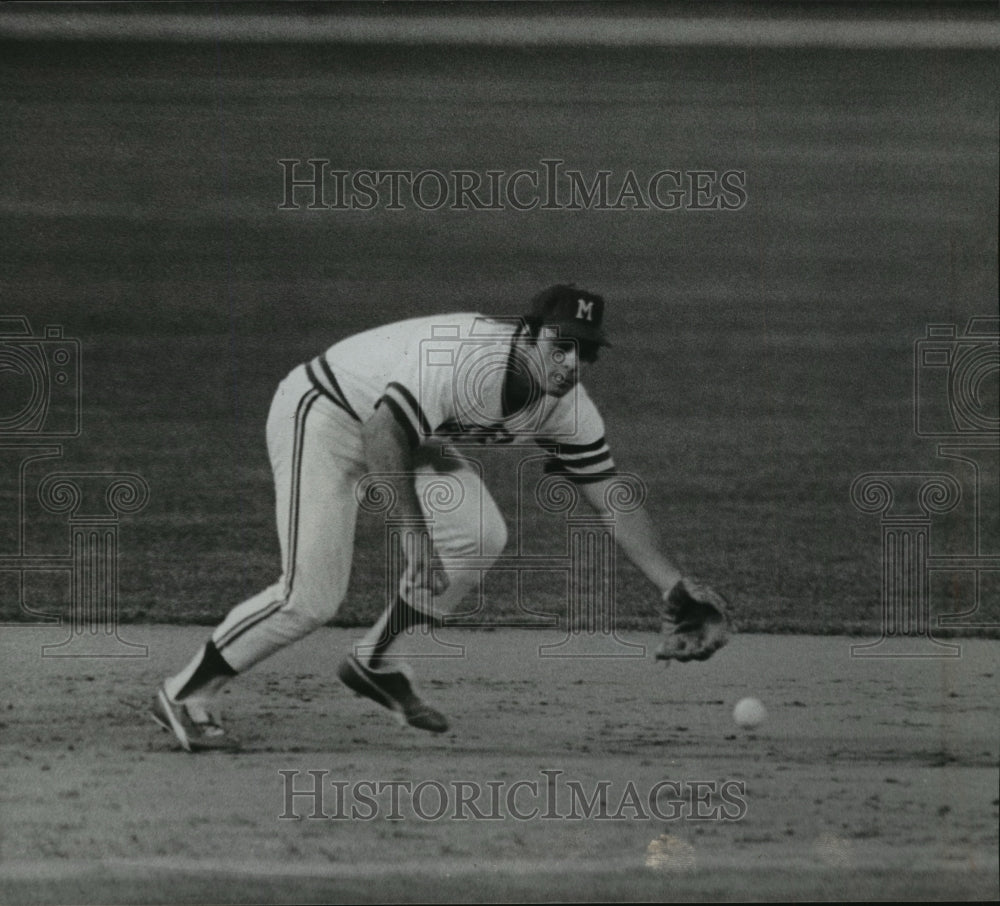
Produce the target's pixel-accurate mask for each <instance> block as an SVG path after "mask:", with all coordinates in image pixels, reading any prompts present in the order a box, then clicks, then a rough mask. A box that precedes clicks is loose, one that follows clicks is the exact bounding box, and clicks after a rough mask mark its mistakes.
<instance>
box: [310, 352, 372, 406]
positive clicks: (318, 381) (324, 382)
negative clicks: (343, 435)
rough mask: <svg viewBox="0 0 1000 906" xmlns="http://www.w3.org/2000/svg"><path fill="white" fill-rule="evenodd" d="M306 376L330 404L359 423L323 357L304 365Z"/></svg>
mask: <svg viewBox="0 0 1000 906" xmlns="http://www.w3.org/2000/svg"><path fill="white" fill-rule="evenodd" d="M317 366H318V367H317ZM306 374H307V375H308V377H309V380H310V381H311V382H312V385H313V387H315V388H316V389H317V390H318V391H319V392H320V393H321V394H323V396H325V397H326V398H327V399H328V400H330V402H332V403H335V404H336V405H338V406H340V408H341V409H343V410H344V411H345V412H346V413H347V414H348V415H350V416H351V418H353V419H354V420H355V421H361V419H360V418H359V417H358V413H357V412H355V411H354V407H353V406H351V404H350V403H349V402H348V401H347V397H346V396H344V391H343V390H341V389H340V384H339V383H337V379H336V377H334V374H333V371H331V370H330V366H329V364H327V361H326V359H325V358H324V357H323V356H317V357H316V358H315V359H313V360H312V361H311V362H307V363H306ZM320 374H322V375H323V377H322V378H320Z"/></svg>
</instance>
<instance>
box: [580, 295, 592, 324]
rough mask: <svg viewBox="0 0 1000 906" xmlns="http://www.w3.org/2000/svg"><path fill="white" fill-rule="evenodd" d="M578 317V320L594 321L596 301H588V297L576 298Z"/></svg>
mask: <svg viewBox="0 0 1000 906" xmlns="http://www.w3.org/2000/svg"><path fill="white" fill-rule="evenodd" d="M576 319H577V320H578V321H584V320H586V321H593V320H594V303H593V302H588V301H587V300H586V299H577V300H576Z"/></svg>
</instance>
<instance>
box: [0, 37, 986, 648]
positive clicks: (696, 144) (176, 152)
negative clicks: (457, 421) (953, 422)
mask: <svg viewBox="0 0 1000 906" xmlns="http://www.w3.org/2000/svg"><path fill="white" fill-rule="evenodd" d="M998 68H1000V63H998V61H997V59H996V55H995V54H991V53H976V52H930V51H897V52H891V53H889V52H867V51H866V52H844V51H839V52H835V51H810V52H809V53H808V54H807V53H801V52H794V51H784V52H781V51H760V50H755V51H752V52H751V51H749V50H747V51H735V50H734V51H726V52H722V51H711V50H671V49H663V50H660V51H642V52H632V51H611V50H609V51H603V52H602V51H595V50H592V49H588V50H587V51H586V53H581V52H578V51H574V50H572V49H563V50H552V49H545V50H532V51H527V50H525V51H510V50H483V49H481V48H480V49H453V50H449V51H447V52H446V53H442V52H438V51H435V52H433V53H432V52H424V51H420V50H410V51H400V50H399V49H395V50H391V51H389V50H377V49H366V50H362V49H349V48H345V47H336V46H332V47H298V46H269V47H251V46H244V47H235V46H224V45H223V46H218V47H213V46H205V47H179V46H162V45H148V46H144V45H106V46H103V45H98V44H89V45H73V44H44V43H26V44H20V45H19V44H14V43H8V44H6V45H4V46H3V47H0V87H2V90H0V115H2V119H3V122H4V123H5V128H4V130H2V133H0V156H2V159H3V160H4V161H5V164H4V168H5V170H6V171H8V172H9V173H11V174H13V176H14V178H13V179H8V180H5V181H4V183H3V185H2V186H0V213H2V216H0V243H2V248H3V249H4V255H3V263H2V265H0V268H2V269H0V279H2V293H3V311H4V313H5V314H15V315H23V316H26V317H28V318H29V319H30V321H31V323H32V326H33V327H34V328H35V330H36V331H38V330H40V329H41V328H42V327H44V326H45V325H46V324H61V325H63V326H64V328H65V330H66V333H67V334H68V335H70V336H73V337H79V338H80V340H81V342H82V345H83V393H82V399H83V411H84V432H83V434H82V436H81V437H80V438H79V439H77V440H74V441H72V442H69V443H67V444H66V445H65V450H64V456H63V459H62V461H61V463H60V465H59V466H58V468H60V469H90V470H94V469H97V470H124V471H130V472H136V473H138V474H140V475H142V476H143V477H144V478H145V479H146V481H147V482H148V483H149V485H150V488H151V495H152V496H151V500H150V503H149V506H148V507H147V508H146V509H145V510H144V511H143V512H142V513H141V514H140V515H138V516H135V517H131V518H129V519H127V520H126V521H125V522H124V524H123V526H122V529H121V551H122V553H121V559H120V587H121V595H120V609H121V614H122V616H123V618H124V619H126V620H130V621H147V622H148V621H157V622H174V621H176V622H191V621H196V622H206V623H214V622H216V621H218V620H219V619H220V618H221V617H222V616H223V615H224V613H225V612H226V611H227V610H228V608H229V607H230V606H231V605H232V604H234V603H236V602H237V601H239V600H241V599H242V598H243V597H245V596H247V595H249V594H251V593H253V592H255V591H257V590H259V589H260V588H261V587H263V586H264V585H265V584H268V583H270V582H271V581H273V580H274V579H275V578H276V573H277V568H278V564H277V541H276V539H275V538H274V537H273V535H274V530H273V525H272V523H273V515H272V512H271V508H272V503H271V489H270V474H269V469H268V464H267V459H266V452H265V448H264V440H263V430H264V420H265V417H266V412H267V406H268V402H269V400H270V396H271V394H272V393H273V390H274V387H275V385H276V383H277V381H278V380H280V378H281V377H282V376H283V375H284V374H285V373H286V372H287V371H288V370H289V369H290V368H291V367H292V366H293V365H295V364H297V363H298V362H299V361H301V360H302V359H303V358H305V357H307V356H311V355H313V354H315V353H316V352H318V351H320V350H321V349H323V348H324V347H326V346H327V345H329V344H330V343H331V342H333V341H334V340H336V339H337V338H339V337H341V336H343V335H345V334H347V333H349V332H352V331H354V330H357V329H360V328H363V327H366V326H371V325H374V324H377V323H379V322H383V321H385V320H388V319H394V318H399V317H406V316H411V315H418V314H429V313H433V312H437V311H448V310H456V309H470V308H476V309H480V310H484V311H491V312H499V313H516V312H518V311H519V310H520V308H521V306H522V305H523V304H524V301H525V300H526V299H527V298H529V297H530V296H531V294H533V292H535V291H536V290H537V289H538V288H539V287H541V286H544V285H546V284H548V283H551V282H555V281H559V280H575V281H577V282H578V283H579V284H580V285H582V286H587V287H591V288H593V289H595V290H598V291H600V292H603V293H605V294H606V295H607V296H608V298H609V299H610V300H611V304H612V309H611V315H610V330H611V332H612V333H613V336H614V341H615V349H614V350H612V351H610V352H609V354H608V355H607V356H606V357H605V358H604V359H603V360H602V361H601V362H600V363H599V364H598V365H597V366H596V367H595V368H594V370H593V373H592V375H590V376H585V381H586V382H587V385H588V388H589V389H590V391H591V393H592V395H593V396H594V397H595V399H596V400H597V401H598V403H599V405H600V406H601V409H602V411H603V413H604V415H605V420H606V422H607V424H608V431H609V438H610V439H611V442H612V445H613V449H614V451H615V454H616V459H617V460H618V462H619V464H620V465H621V466H622V467H623V468H625V469H630V470H634V471H636V472H638V473H639V474H640V475H642V476H643V478H644V479H645V480H646V482H647V484H648V485H649V490H650V494H651V497H650V508H651V511H652V514H653V516H654V518H655V520H656V522H657V523H658V524H659V525H660V526H661V528H662V531H663V534H664V536H665V540H666V546H667V547H668V549H670V550H671V551H673V552H674V553H675V555H676V558H677V560H678V561H679V563H680V564H681V565H682V567H683V568H684V569H686V570H688V571H691V572H693V573H695V574H699V575H701V576H703V577H705V578H707V579H710V580H711V581H713V583H715V584H716V585H718V586H719V587H720V589H722V590H724V591H725V592H727V593H729V594H730V595H731V596H732V597H733V598H734V600H735V601H736V603H737V607H738V611H739V615H738V619H739V622H740V624H741V625H742V626H743V627H744V628H748V629H754V630H758V631H794V632H837V633H844V632H848V633H871V632H874V631H876V629H877V626H878V623H879V617H880V612H879V593H880V570H881V566H880V556H881V550H880V540H879V539H880V535H879V527H878V520H877V517H875V516H872V515H866V514H862V513H859V512H858V511H857V510H856V509H855V508H854V507H853V505H852V504H851V501H850V496H849V489H850V486H851V482H852V480H853V479H854V478H855V477H856V476H857V475H859V474H861V473H863V472H868V471H906V470H910V471H942V470H943V471H950V472H952V473H953V474H955V475H956V477H958V478H959V480H960V481H961V482H962V483H963V485H964V486H965V487H968V486H969V482H970V481H971V472H970V471H969V470H968V469H967V468H965V467H963V466H961V465H959V464H957V463H955V462H950V463H949V462H946V461H944V460H942V459H941V458H939V457H938V456H936V455H935V448H934V444H933V443H932V442H930V441H928V440H927V439H922V438H918V437H917V436H916V435H915V433H914V430H913V393H912V381H913V351H914V345H913V344H914V342H915V341H916V340H917V339H919V338H920V337H922V336H924V334H925V332H926V326H927V324H929V323H941V322H951V323H957V324H959V326H960V328H961V327H962V326H964V324H965V322H966V320H967V319H968V318H969V317H971V316H974V315H983V314H990V313H995V308H996V300H997V293H998V287H997V233H996V214H997V209H996V198H997V192H998V184H997V172H998V171H997V128H998V120H997V116H998V114H997V107H996V98H995V90H994V86H995V85H996V84H997V82H998V75H1000V72H998ZM310 157H319V158H329V159H330V160H331V162H332V164H331V165H332V166H335V167H339V168H342V169H347V170H356V169H361V168H371V169H377V168H383V169H388V168H399V169H412V170H419V169H424V168H434V169H437V170H441V171H446V170H449V169H454V168H462V169H467V170H471V171H475V172H479V173H484V172H485V171H487V170H505V171H507V172H511V171H513V170H516V169H518V168H527V169H539V168H540V164H539V161H541V160H542V159H544V158H559V159H562V160H564V161H565V162H566V163H565V166H566V167H573V168H576V169H579V170H581V171H583V172H585V173H587V174H593V173H595V172H597V171H598V170H601V169H606V170H611V171H612V172H613V174H614V176H613V180H612V181H613V182H615V184H617V182H616V181H617V180H619V179H620V177H621V176H622V175H623V174H624V172H625V171H626V170H629V169H631V170H633V171H635V172H636V173H637V174H639V175H640V177H641V176H643V175H646V176H648V175H650V174H652V173H654V172H656V171H657V170H660V169H664V168H671V169H677V170H715V171H724V170H727V169H736V170H743V171H745V172H746V187H747V189H746V190H747V203H746V205H745V206H744V207H743V208H742V209H741V210H739V211H735V212H730V213H721V212H695V211H674V212H659V211H612V212H608V211H605V212H601V211H569V210H562V211H532V212H523V213H522V212H516V211H513V210H509V209H508V210H504V211H454V210H440V211H437V212H427V211H421V210H417V209H415V208H413V207H410V208H408V209H406V210H403V211H387V210H385V209H384V208H378V209H376V210H373V211H367V212H365V211H307V210H299V211H280V210H278V205H279V204H280V203H281V201H282V188H283V187H282V171H281V168H280V167H279V165H278V163H277V161H278V160H279V159H281V158H295V159H306V158H310ZM941 392H942V393H946V392H947V390H946V388H945V387H942V389H941ZM993 392H994V393H995V384H994V385H993ZM986 402H987V405H988V404H989V399H987V400H986ZM503 455H504V454H503V453H501V452H497V453H491V454H490V455H489V457H488V458H487V461H486V467H487V471H488V472H489V474H490V475H491V476H493V477H494V478H495V479H496V480H494V481H492V482H491V485H492V488H493V489H494V491H495V495H496V497H497V499H498V501H499V502H500V504H501V507H502V508H503V509H504V511H505V512H506V513H507V514H508V516H510V515H512V513H513V506H514V502H515V500H514V493H513V491H512V489H511V488H510V487H509V486H508V484H507V483H506V482H505V481H503V478H504V473H506V472H509V471H510V469H511V465H510V463H509V461H507V460H505V459H504V458H503ZM4 456H5V459H4V463H5V467H4V472H3V485H2V487H3V497H2V503H3V508H4V509H3V515H4V517H5V518H4V520H3V526H2V528H0V532H2V535H0V537H2V538H3V539H4V541H5V547H6V550H11V549H12V547H11V545H13V544H14V543H16V538H17V535H16V531H17V520H16V508H15V502H16V497H17V493H18V492H17V485H16V474H17V469H16V462H15V461H14V456H13V455H12V454H10V453H9V451H5V452H4ZM52 468H54V466H53V464H52V463H49V462H41V463H37V464H35V465H34V466H31V467H29V468H28V471H27V473H26V476H27V480H28V482H29V485H30V484H31V483H32V482H35V481H37V480H38V479H39V478H40V477H42V476H43V475H44V474H46V473H47V472H48V471H49V470H51V469H52ZM996 475H997V470H996V468H995V463H994V468H993V469H992V470H990V469H987V470H985V471H984V474H983V481H984V489H983V491H984V494H983V499H984V500H986V501H989V500H993V501H995V500H996V496H997V486H996ZM36 509H37V507H36V505H35V504H34V498H33V497H32V496H31V495H30V494H29V496H28V499H27V505H26V512H25V519H26V526H27V530H26V531H27V543H28V544H29V546H32V549H33V550H38V549H44V550H46V551H52V550H54V551H55V552H58V551H59V550H60V545H64V544H65V527H64V524H54V523H53V522H52V521H51V520H47V519H44V518H43V517H42V516H41V514H40V513H38V512H36ZM982 515H983V518H982V519H981V520H980V529H981V538H980V549H981V551H982V552H984V553H991V552H992V553H994V554H995V553H996V552H997V550H998V548H1000V528H998V525H997V519H996V511H995V509H994V511H993V513H992V515H991V514H990V513H989V512H985V513H984V514H982ZM527 518H528V519H529V520H530V521H529V523H528V524H527V525H526V527H525V531H526V534H527V535H528V536H531V537H538V538H539V539H540V540H539V542H538V547H537V549H536V550H537V551H538V552H542V551H555V550H558V541H559V539H560V537H561V536H560V530H558V527H557V528H556V529H555V530H554V529H553V528H552V526H551V525H549V524H547V523H545V522H544V520H542V518H541V517H540V516H538V515H537V514H531V515H529V516H528V517H527ZM973 518H974V514H973V512H972V502H971V497H970V496H969V495H968V494H967V495H966V496H965V497H964V498H963V501H962V503H961V505H960V506H959V507H958V508H957V509H956V510H955V511H953V513H952V514H950V516H949V517H948V518H947V519H946V520H941V521H939V522H936V523H935V525H934V532H935V534H934V543H935V549H936V550H945V551H947V552H949V553H968V552H969V551H970V549H971V548H970V545H972V544H973V543H974V539H973V538H972V536H971V534H970V533H971V528H970V526H971V524H972V520H973ZM380 541H381V528H380V526H378V525H376V524H375V523H374V522H373V521H371V520H367V521H365V520H363V521H362V524H361V526H360V531H359V541H358V545H357V549H358V556H357V558H356V561H355V572H354V576H353V579H352V591H351V594H350V596H349V598H348V600H347V602H346V603H345V605H344V607H343V608H342V610H341V613H340V615H339V617H338V622H340V623H343V624H354V623H356V622H367V621H369V620H370V619H371V618H372V617H373V615H374V613H375V612H376V610H377V609H378V607H379V606H380V604H381V602H382V600H383V596H384V589H383V588H382V585H381V582H380V581H379V577H380V576H381V561H382V551H381V547H380ZM995 576H996V573H995V572H994V573H993V574H992V577H991V576H987V577H985V579H984V584H983V588H982V589H981V596H982V600H983V608H982V609H981V610H980V612H979V613H978V614H976V615H975V617H971V618H969V622H975V623H986V624H992V627H993V628H986V629H980V630H978V631H985V632H988V633H991V634H993V633H995V631H996V630H995V627H996V625H997V624H998V623H1000V594H998V585H997V582H996V579H995ZM8 578H9V577H8V576H4V577H3V579H4V585H3V586H2V592H3V593H2V596H0V616H2V618H3V619H24V618H25V614H24V613H22V612H21V610H20V608H19V606H18V603H17V601H18V598H17V591H16V589H15V588H13V587H12V586H11V584H10V583H9V582H8V581H7V579H8ZM60 581H62V585H60V584H59V582H58V581H55V580H53V581H50V582H47V581H45V577H44V576H32V577H30V581H29V583H28V586H27V588H26V592H25V595H26V601H27V603H28V605H29V606H30V607H32V608H33V609H34V610H37V611H44V612H46V613H58V612H60V610H61V607H60V604H59V601H61V600H64V599H65V597H66V594H67V593H66V589H65V581H64V580H60ZM490 583H491V584H490V595H489V607H490V616H491V617H495V618H496V619H497V620H503V619H509V618H513V617H516V616H517V610H516V606H515V604H516V602H515V599H514V595H513V594H512V592H511V589H510V587H509V585H508V584H507V578H506V577H504V576H494V577H492V578H491V580H490ZM970 594H971V591H970V587H969V582H968V574H960V573H956V574H944V573H942V574H939V575H937V576H936V578H935V580H934V585H933V587H932V601H933V607H934V613H935V614H937V615H940V614H947V613H953V612H957V611H963V610H967V609H968V607H969V606H970V600H971V599H970ZM562 598H563V593H562V590H561V588H560V587H558V586H557V584H555V583H553V584H551V585H540V586H539V587H538V588H537V589H534V590H533V591H532V602H531V603H532V605H533V606H534V607H535V608H536V609H538V610H541V611H548V612H552V613H555V614H558V613H559V612H560V608H561V607H562V608H564V605H563V604H562ZM619 600H620V601H621V602H622V603H621V605H620V608H619V609H620V611H621V613H622V616H621V619H622V622H623V623H624V624H626V625H628V626H629V627H631V628H648V627H649V626H651V625H653V618H654V608H653V603H654V602H653V600H652V595H651V593H650V590H649V588H648V586H646V585H645V583H644V581H643V580H642V579H641V577H639V576H638V575H637V574H636V572H635V571H634V570H632V569H631V568H630V567H628V566H625V567H623V568H622V571H621V575H620V585H619ZM959 631H965V632H973V631H976V630H973V629H965V630H961V629H960V630H959ZM940 634H944V632H943V631H942V632H941V633H940Z"/></svg>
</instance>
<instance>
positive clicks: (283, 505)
mask: <svg viewBox="0 0 1000 906" xmlns="http://www.w3.org/2000/svg"><path fill="white" fill-rule="evenodd" d="M267 447H268V454H269V456H270V459H271V468H272V470H273V473H274V485H275V511H276V516H277V525H278V538H279V540H280V544H281V564H282V576H281V578H280V579H279V580H278V581H277V582H276V583H275V584H274V585H272V586H270V587H269V588H266V589H265V590H264V591H262V592H260V594H257V595H255V596H254V597H252V598H250V599H248V600H246V601H244V602H243V603H241V604H238V605H237V606H236V607H234V608H233V609H232V611H230V613H229V615H228V616H227V617H226V618H225V619H224V620H223V621H222V623H221V624H219V626H218V627H217V628H216V629H215V631H214V632H213V633H212V640H213V641H214V642H215V645H216V647H217V648H218V649H219V651H220V653H221V654H222V656H223V657H224V658H225V660H226V662H227V663H228V664H229V665H230V666H231V667H232V668H233V669H234V670H236V671H237V672H242V671H244V670H246V669H247V668H249V667H251V666H253V665H254V664H256V663H258V662H260V661H262V660H263V659H264V658H266V657H268V656H269V655H271V654H273V653H274V652H275V651H278V650H279V649H281V648H283V647H285V646H286V645H289V644H291V643H292V642H294V641H296V640H297V639H300V638H302V637H303V636H305V635H307V634H308V633H310V632H312V631H313V630H315V629H317V628H318V627H320V626H322V625H323V624H324V623H326V622H328V621H329V620H331V619H332V618H333V617H334V615H335V614H336V613H337V610H338V608H339V607H340V605H341V602H342V601H343V599H344V596H345V594H346V593H347V585H348V580H349V578H350V572H351V562H352V560H353V554H354V532H355V523H356V520H357V511H358V500H357V497H356V491H357V487H358V482H359V481H361V479H362V478H363V477H364V476H365V474H366V472H367V468H366V465H365V457H364V447H363V443H362V439H361V425H360V424H359V423H358V422H357V421H356V420H355V419H354V418H353V417H352V416H351V415H350V414H349V413H348V412H347V411H346V410H344V409H342V408H341V407H340V406H338V405H337V404H336V403H334V402H333V401H332V400H331V399H329V398H328V397H327V396H325V395H323V394H322V393H320V391H319V390H317V389H316V388H315V387H314V386H313V384H312V382H311V381H310V380H309V378H308V376H307V374H306V371H305V368H304V367H302V366H300V367H299V368H296V369H295V370H294V371H292V373H291V374H290V375H289V376H288V377H287V378H285V380H284V381H282V383H281V384H280V385H279V387H278V390H277V392H276V393H275V396H274V400H273V401H272V403H271V409H270V412H269V415H268V420H267ZM441 475H442V471H441V469H440V462H439V461H438V462H437V467H435V461H432V460H431V458H430V457H429V456H427V457H419V456H418V460H417V462H416V464H415V473H414V482H415V485H416V489H417V494H418V497H419V498H420V499H421V501H423V500H424V498H425V495H424V494H423V493H422V491H423V490H424V489H425V488H426V487H427V485H428V484H430V483H431V482H434V481H435V479H438V478H439V477H440V476H441ZM447 479H448V481H449V482H451V483H452V484H454V482H456V481H457V482H458V483H459V485H460V488H461V493H460V495H459V496H460V502H459V504H458V505H457V506H455V507H453V508H450V509H448V510H447V511H445V512H442V511H439V510H435V512H434V514H433V538H434V545H435V548H436V550H437V552H438V553H439V554H440V555H441V557H442V558H443V559H444V560H445V562H446V568H447V558H448V557H462V556H477V557H485V558H488V560H489V559H495V558H496V557H497V556H498V555H499V553H500V551H501V550H502V549H503V546H504V544H505V543H506V526H505V525H504V520H503V517H502V515H501V514H500V512H499V510H498V509H497V506H496V503H495V502H494V500H493V498H492V497H491V496H490V493H489V491H488V490H487V489H486V487H485V486H484V485H483V483H482V481H481V479H480V477H479V475H478V474H477V473H476V472H475V470H474V469H473V468H472V467H471V466H469V465H468V464H464V463H461V462H460V461H459V462H457V463H456V462H452V463H451V464H450V465H449V467H448V469H447ZM425 515H428V516H429V514H426V513H425ZM481 576H482V572H481V571H480V570H471V571H470V570H450V569H449V570H448V578H449V581H450V584H449V586H448V589H447V590H446V591H445V592H444V593H443V594H441V595H439V596H437V597H435V598H434V599H433V609H434V612H435V613H437V614H445V613H450V612H451V611H452V610H454V609H455V607H456V606H457V605H458V603H459V602H460V600H461V599H462V598H463V597H464V596H465V595H466V594H467V593H468V592H469V591H470V590H472V589H473V588H476V587H478V585H479V583H480V582H481ZM372 578H373V579H374V580H375V581H379V582H382V581H387V580H386V579H385V577H384V576H378V577H372ZM399 593H400V595H401V596H402V597H403V598H404V600H407V601H409V602H410V603H412V604H417V601H416V600H414V598H415V595H414V590H413V589H411V588H407V587H406V585H405V580H404V581H403V582H401V583H400V588H399Z"/></svg>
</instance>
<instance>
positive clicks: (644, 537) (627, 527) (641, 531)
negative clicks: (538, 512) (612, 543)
mask: <svg viewBox="0 0 1000 906" xmlns="http://www.w3.org/2000/svg"><path fill="white" fill-rule="evenodd" d="M614 481H615V478H614V476H609V477H608V478H604V479H598V480H590V481H587V482H586V483H585V484H580V485H579V489H580V493H581V495H582V497H583V499H584V500H585V501H586V502H587V503H588V504H589V505H590V506H591V507H592V508H593V509H594V510H596V511H597V512H598V513H599V514H601V515H602V516H607V517H608V519H612V520H614V524H615V540H616V541H617V542H618V545H619V547H621V549H622V551H623V552H624V553H625V556H626V557H628V558H629V560H631V561H632V562H633V563H634V564H635V565H636V567H637V568H638V569H639V571H640V572H641V573H642V574H643V575H644V576H645V577H646V578H647V579H649V581H650V582H652V583H653V585H655V586H656V587H657V588H658V589H659V590H660V593H661V594H666V593H667V592H669V591H670V590H671V589H672V588H673V587H674V586H675V585H676V584H677V583H678V582H679V581H680V580H681V578H682V575H681V572H680V570H679V569H677V567H676V566H674V564H673V563H672V562H671V561H670V559H669V558H668V557H667V556H666V555H665V554H664V553H663V547H662V544H661V542H660V538H659V533H658V532H657V531H656V528H655V526H654V525H653V521H652V520H651V519H650V518H649V514H648V513H647V512H646V510H645V509H644V508H642V507H640V508H639V509H636V510H633V511H632V512H629V513H622V512H619V511H617V510H613V509H611V508H610V507H609V505H608V500H609V499H613V497H614V495H613V494H612V493H609V492H610V491H611V485H612V483H613V482H614Z"/></svg>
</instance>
